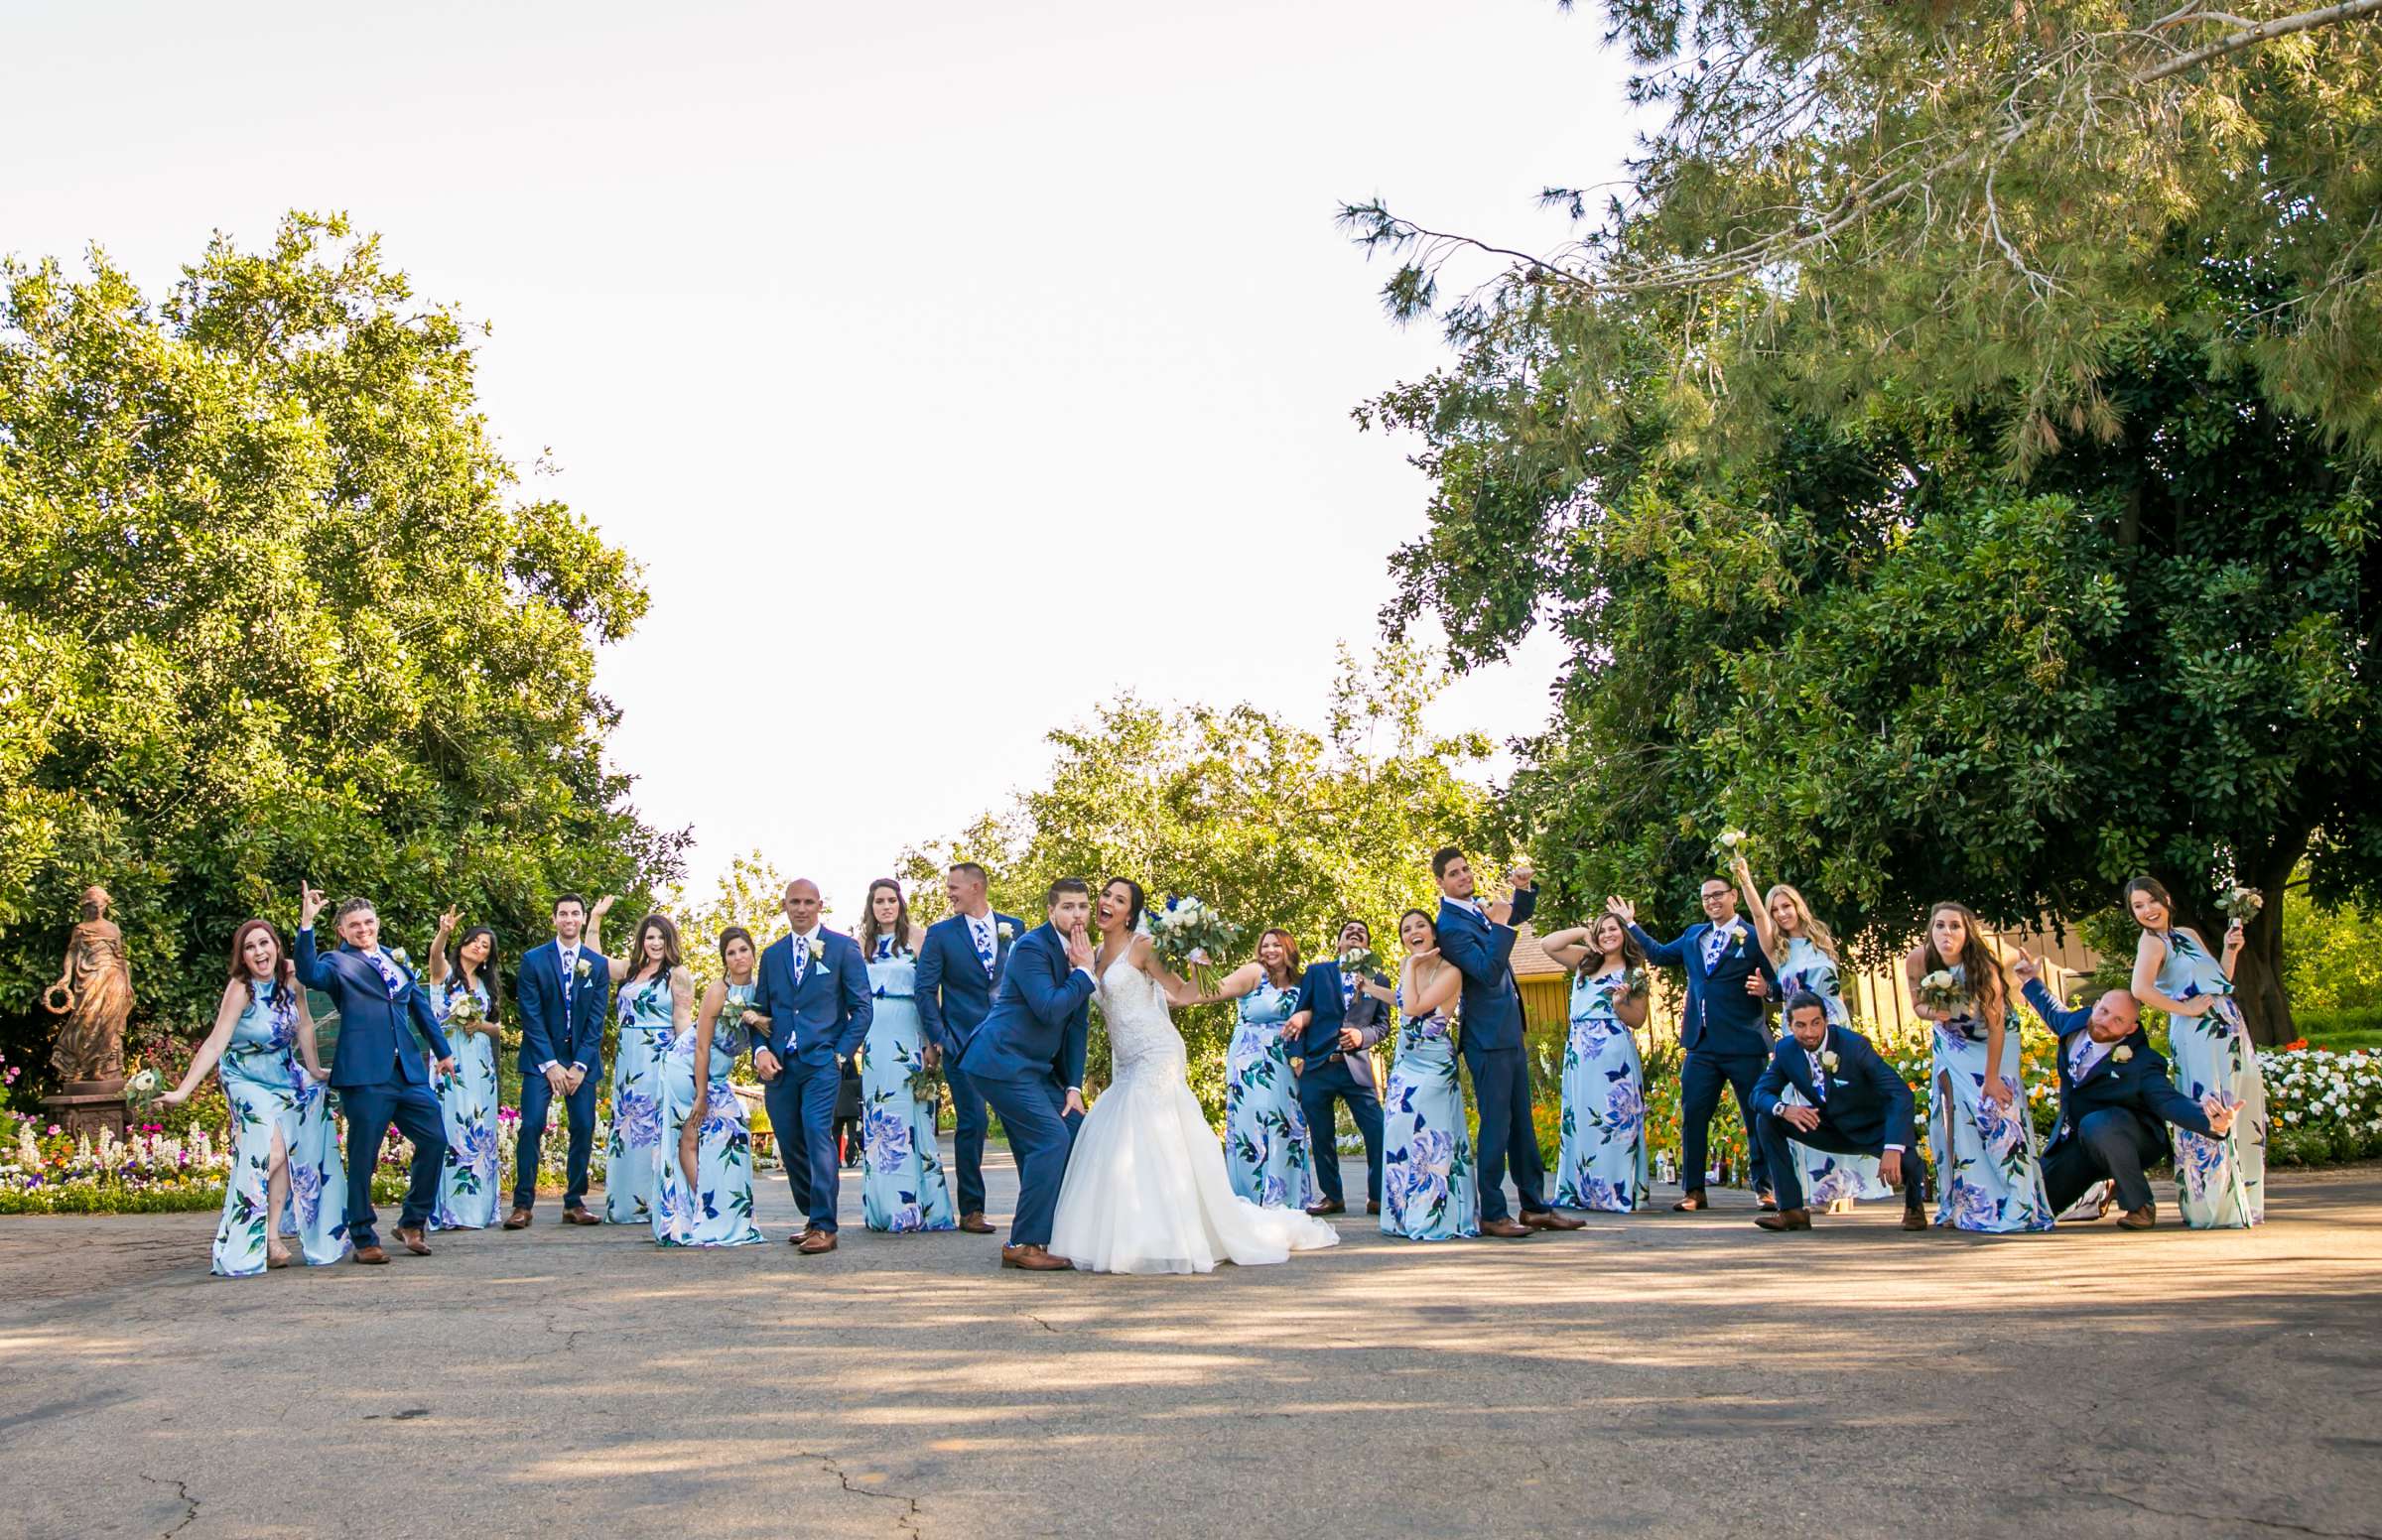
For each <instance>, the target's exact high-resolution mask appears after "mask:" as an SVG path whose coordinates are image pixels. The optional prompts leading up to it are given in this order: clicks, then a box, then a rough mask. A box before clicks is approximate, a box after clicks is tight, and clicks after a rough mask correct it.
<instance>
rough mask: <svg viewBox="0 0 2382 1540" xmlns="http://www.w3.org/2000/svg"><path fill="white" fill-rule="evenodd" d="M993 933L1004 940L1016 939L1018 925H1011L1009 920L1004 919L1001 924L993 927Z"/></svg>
mask: <svg viewBox="0 0 2382 1540" xmlns="http://www.w3.org/2000/svg"><path fill="white" fill-rule="evenodd" d="M992 934H993V935H994V936H996V937H998V938H999V939H1000V940H1002V941H1015V940H1016V939H1017V927H1015V926H1013V925H1011V924H1010V923H1009V922H1008V921H1006V920H1003V921H1001V922H1000V924H998V925H996V926H994V927H993V928H992Z"/></svg>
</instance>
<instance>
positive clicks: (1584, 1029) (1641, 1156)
mask: <svg viewBox="0 0 2382 1540" xmlns="http://www.w3.org/2000/svg"><path fill="white" fill-rule="evenodd" d="M1627 976H1628V975H1627V973H1626V971H1625V970H1624V969H1622V968H1619V967H1616V968H1613V969H1611V970H1610V971H1607V972H1603V973H1599V974H1597V975H1596V976H1594V977H1593V978H1582V977H1580V976H1579V975H1578V974H1576V973H1575V974H1574V975H1573V977H1572V981H1571V1037H1570V1038H1569V1040H1568V1041H1566V1042H1565V1043H1564V1045H1563V1147H1562V1152H1561V1153H1560V1155H1558V1156H1557V1158H1556V1161H1555V1207H1556V1208H1558V1209H1601V1210H1604V1211H1606V1212H1607V1213H1611V1214H1628V1213H1630V1212H1631V1211H1633V1210H1635V1209H1638V1208H1641V1207H1643V1206H1644V1205H1645V1204H1646V1202H1647V1201H1648V1199H1650V1198H1651V1197H1653V1186H1652V1173H1651V1172H1650V1170H1649V1165H1648V1156H1647V1151H1646V1067H1645V1066H1644V1065H1643V1064H1641V1063H1640V1062H1639V1059H1638V1038H1637V1035H1636V1034H1635V1033H1633V1032H1631V1031H1630V1029H1629V1027H1628V1026H1626V1025H1625V1024H1624V1023H1623V1022H1622V1019H1621V1017H1620V1016H1618V1015H1617V1014H1615V1012H1614V1009H1613V1007H1614V1003H1615V1002H1616V1000H1618V999H1619V998H1620V995H1621V992H1622V990H1623V988H1624V987H1625V984H1624V980H1625V978H1626V977H1627Z"/></svg>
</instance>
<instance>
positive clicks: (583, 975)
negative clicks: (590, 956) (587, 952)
mask: <svg viewBox="0 0 2382 1540" xmlns="http://www.w3.org/2000/svg"><path fill="white" fill-rule="evenodd" d="M591 971H593V970H592V969H591V968H590V967H589V966H588V960H587V959H586V958H581V959H580V960H579V966H578V967H576V968H573V969H572V974H573V976H575V977H576V978H578V979H579V981H580V982H581V983H583V984H584V983H586V982H587V981H588V974H589V973H590V972H591Z"/></svg>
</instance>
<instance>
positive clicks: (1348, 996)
mask: <svg viewBox="0 0 2382 1540" xmlns="http://www.w3.org/2000/svg"><path fill="white" fill-rule="evenodd" d="M1340 1008H1341V1009H1342V1010H1344V1011H1350V1010H1355V1009H1356V1008H1357V975H1356V974H1354V973H1351V972H1349V971H1348V970H1346V969H1345V968H1343V969H1342V970H1341V973H1340Z"/></svg>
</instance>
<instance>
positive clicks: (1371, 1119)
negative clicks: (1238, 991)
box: [1291, 962, 1388, 1204]
mask: <svg viewBox="0 0 2382 1540" xmlns="http://www.w3.org/2000/svg"><path fill="white" fill-rule="evenodd" d="M1353 1005H1372V1006H1375V1007H1377V1008H1376V1009H1375V1010H1373V1011H1372V1012H1370V1013H1367V1012H1362V1011H1356V1010H1354V1009H1353ZM1380 1005H1381V1001H1379V1000H1377V999H1375V998H1374V997H1373V996H1371V995H1369V994H1359V995H1358V996H1357V997H1356V1000H1355V1001H1354V1002H1351V1001H1350V999H1349V997H1348V990H1347V980H1346V979H1345V978H1344V977H1343V975H1342V973H1341V971H1340V964H1339V963H1338V962H1317V963H1315V964H1313V965H1312V966H1310V967H1309V968H1308V969H1307V971H1306V976H1305V977H1303V978H1301V979H1300V980H1299V983H1298V1005H1297V1007H1296V1009H1297V1010H1302V1011H1308V1012H1311V1013H1312V1014H1310V1015H1309V1016H1308V1018H1307V1030H1306V1031H1305V1032H1304V1033H1303V1034H1301V1035H1300V1037H1299V1040H1298V1042H1297V1044H1296V1045H1294V1046H1293V1048H1292V1049H1291V1052H1293V1053H1295V1054H1296V1055H1298V1057H1299V1061H1300V1062H1299V1070H1298V1107H1299V1111H1300V1112H1301V1113H1302V1114H1303V1115H1304V1116H1305V1117H1306V1120H1307V1142H1308V1146H1309V1149H1310V1152H1311V1153H1312V1154H1313V1156H1314V1164H1315V1180H1316V1181H1317V1182H1319V1183H1321V1184H1322V1187H1323V1200H1324V1202H1326V1203H1335V1204H1336V1203H1346V1202H1347V1199H1346V1198H1345V1197H1344V1196H1343V1194H1342V1190H1341V1184H1340V1141H1339V1140H1338V1139H1337V1138H1335V1137H1334V1136H1333V1132H1332V1131H1333V1129H1334V1128H1335V1127H1336V1126H1337V1122H1336V1119H1335V1118H1334V1117H1333V1113H1332V1103H1333V1102H1334V1101H1342V1102H1346V1103H1347V1104H1348V1115H1349V1117H1350V1119H1351V1120H1352V1121H1354V1122H1355V1123H1356V1125H1357V1132H1358V1133H1359V1134H1360V1135H1361V1136H1363V1138H1364V1140H1365V1196H1366V1198H1367V1200H1368V1201H1370V1202H1372V1203H1376V1204H1378V1203H1380V1202H1381V1201H1382V1098H1381V1094H1380V1092H1378V1091H1375V1090H1374V1089H1373V1068H1372V1064H1371V1062H1370V1061H1369V1060H1368V1059H1367V1058H1366V1051H1367V1050H1368V1049H1370V1048H1372V1047H1373V1045H1374V1044H1376V1043H1378V1042H1380V1041H1381V1040H1382V1033H1383V1032H1384V1030H1385V1027H1386V1023H1387V1021H1388V1012H1386V1011H1383V1010H1381V1009H1379V1008H1378V1007H1379V1006H1380ZM1346 1026H1354V1027H1356V1029H1357V1046H1356V1047H1355V1048H1354V1049H1350V1050H1346V1051H1343V1050H1342V1049H1341V1047H1340V1029H1341V1028H1342V1027H1346ZM1360 1066H1361V1067H1362V1069H1361V1070H1360V1069H1359V1067H1360Z"/></svg>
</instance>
